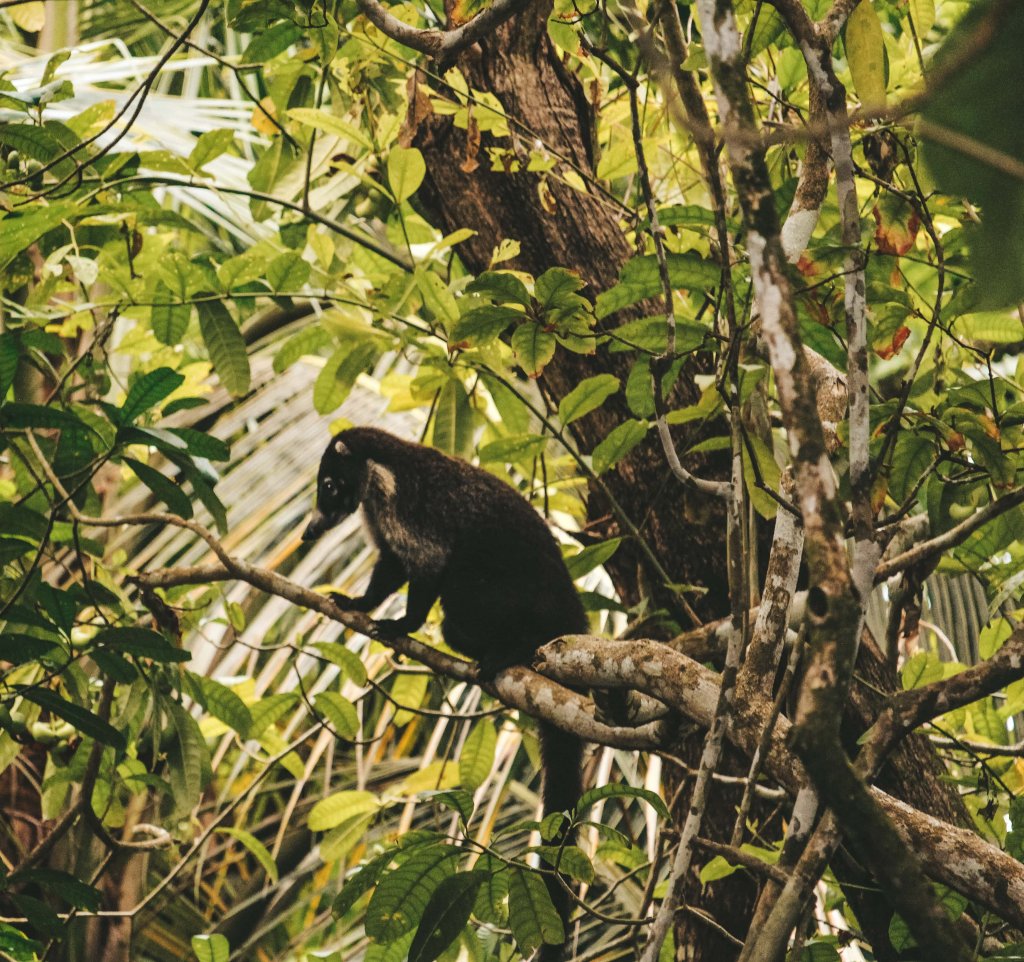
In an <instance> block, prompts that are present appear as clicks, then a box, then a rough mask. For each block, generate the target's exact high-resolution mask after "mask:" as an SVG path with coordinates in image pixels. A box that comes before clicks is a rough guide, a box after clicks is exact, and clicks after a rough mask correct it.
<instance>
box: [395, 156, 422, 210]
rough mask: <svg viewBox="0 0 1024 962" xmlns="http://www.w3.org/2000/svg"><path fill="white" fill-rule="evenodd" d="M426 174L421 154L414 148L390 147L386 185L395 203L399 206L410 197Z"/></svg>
mask: <svg viewBox="0 0 1024 962" xmlns="http://www.w3.org/2000/svg"><path fill="white" fill-rule="evenodd" d="M426 172H427V165H426V164H425V163H424V162H423V154H421V153H420V152H419V151H418V150H417V149H416V148H415V147H392V148H391V153H390V154H388V184H389V185H390V186H391V193H392V194H393V195H394V198H395V201H396V202H397V203H399V204H400V203H402V201H403V200H406V199H408V198H409V197H412V195H413V194H415V193H416V191H417V189H418V188H419V186H420V184H422V183H423V177H424V175H425V174H426Z"/></svg>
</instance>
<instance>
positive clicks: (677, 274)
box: [594, 11, 774, 318]
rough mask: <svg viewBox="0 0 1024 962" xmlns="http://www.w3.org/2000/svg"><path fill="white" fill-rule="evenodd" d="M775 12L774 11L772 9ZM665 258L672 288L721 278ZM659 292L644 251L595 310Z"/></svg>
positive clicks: (695, 260) (711, 269) (682, 258)
mask: <svg viewBox="0 0 1024 962" xmlns="http://www.w3.org/2000/svg"><path fill="white" fill-rule="evenodd" d="M772 12H773V13H774V11H772ZM666 256H667V258H668V273H669V280H670V282H671V284H672V287H673V288H677V287H682V288H685V289H687V290H697V291H699V290H706V289H709V288H713V287H717V286H718V284H719V282H720V281H721V279H722V274H721V271H720V270H719V268H718V267H717V266H716V265H715V264H712V263H711V261H706V260H704V258H702V257H700V256H698V255H697V254H693V253H687V254H673V253H669V254H668V255H666ZM661 293H662V286H661V274H660V273H659V271H658V259H657V257H656V256H655V255H654V254H644V255H642V256H639V257H633V258H631V259H630V260H628V261H626V263H625V264H623V266H622V270H620V271H619V282H618V284H615V285H614V286H613V287H610V288H609V289H608V290H606V291H602V292H601V293H600V294H598V295H597V301H596V302H595V305H594V309H595V312H596V314H597V316H598V318H604V317H608V315H609V314H614V313H615V312H616V311H620V310H622V308H624V307H628V306H629V305H631V304H636V303H637V301H642V300H646V299H647V298H650V297H657V296H658V295H660V294H661Z"/></svg>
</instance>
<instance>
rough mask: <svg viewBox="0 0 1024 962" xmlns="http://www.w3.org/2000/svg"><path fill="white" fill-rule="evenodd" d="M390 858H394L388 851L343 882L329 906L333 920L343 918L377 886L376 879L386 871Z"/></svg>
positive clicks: (389, 850)
mask: <svg viewBox="0 0 1024 962" xmlns="http://www.w3.org/2000/svg"><path fill="white" fill-rule="evenodd" d="M392 858H394V852H393V851H392V850H391V849H388V850H387V851H386V852H382V853H381V854H380V855H378V856H377V857H376V858H373V859H371V860H370V861H369V862H367V863H366V864H365V865H364V866H363V867H362V868H361V869H360V870H359V871H358V872H356V874H355V875H353V876H352V877H351V878H348V879H346V880H345V884H344V885H343V886H342V888H341V891H340V892H339V893H338V895H337V896H336V897H335V899H334V904H333V905H332V906H331V912H332V913H333V914H334V916H335V918H341V917H342V916H344V915H345V914H346V913H347V912H348V911H349V909H351V908H352V906H353V905H355V904H356V902H358V901H359V899H360V898H362V896H364V895H365V894H366V893H367V892H369V891H370V889H371V888H373V886H374V885H376V884H377V881H378V879H380V877H381V876H382V875H383V874H384V873H385V872H386V871H387V867H388V865H390V864H391V860H392Z"/></svg>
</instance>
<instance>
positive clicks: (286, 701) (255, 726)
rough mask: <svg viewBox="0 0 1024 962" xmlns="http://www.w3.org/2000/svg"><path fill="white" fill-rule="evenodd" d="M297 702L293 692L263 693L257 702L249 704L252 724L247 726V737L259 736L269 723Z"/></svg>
mask: <svg viewBox="0 0 1024 962" xmlns="http://www.w3.org/2000/svg"><path fill="white" fill-rule="evenodd" d="M298 702H299V696H298V695H297V694H295V692H291V691H281V692H276V693H275V694H273V695H265V696H264V697H263V698H261V699H260V700H259V701H258V702H256V703H255V704H253V705H250V706H249V714H250V716H251V717H252V724H251V725H250V726H249V737H250V738H259V737H260V735H262V734H263V733H264V732H265V731H266V730H267V729H268V728H269V727H270V726H271V725H273V724H274V723H275V722H277V721H279V720H280V719H281V718H283V717H284V716H285V715H287V714H288V712H290V711H291V710H292V709H293V708H294V707H295V706H296V705H297V704H298Z"/></svg>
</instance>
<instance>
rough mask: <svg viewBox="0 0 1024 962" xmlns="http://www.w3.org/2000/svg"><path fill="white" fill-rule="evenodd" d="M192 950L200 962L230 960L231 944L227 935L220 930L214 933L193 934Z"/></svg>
mask: <svg viewBox="0 0 1024 962" xmlns="http://www.w3.org/2000/svg"><path fill="white" fill-rule="evenodd" d="M192 951H193V952H195V954H196V958H197V959H198V960H199V962H228V957H229V956H230V955H231V945H230V943H229V942H228V940H227V937H226V936H224V935H221V934H220V933H219V932H215V933H214V934H213V935H193V936H192Z"/></svg>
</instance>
